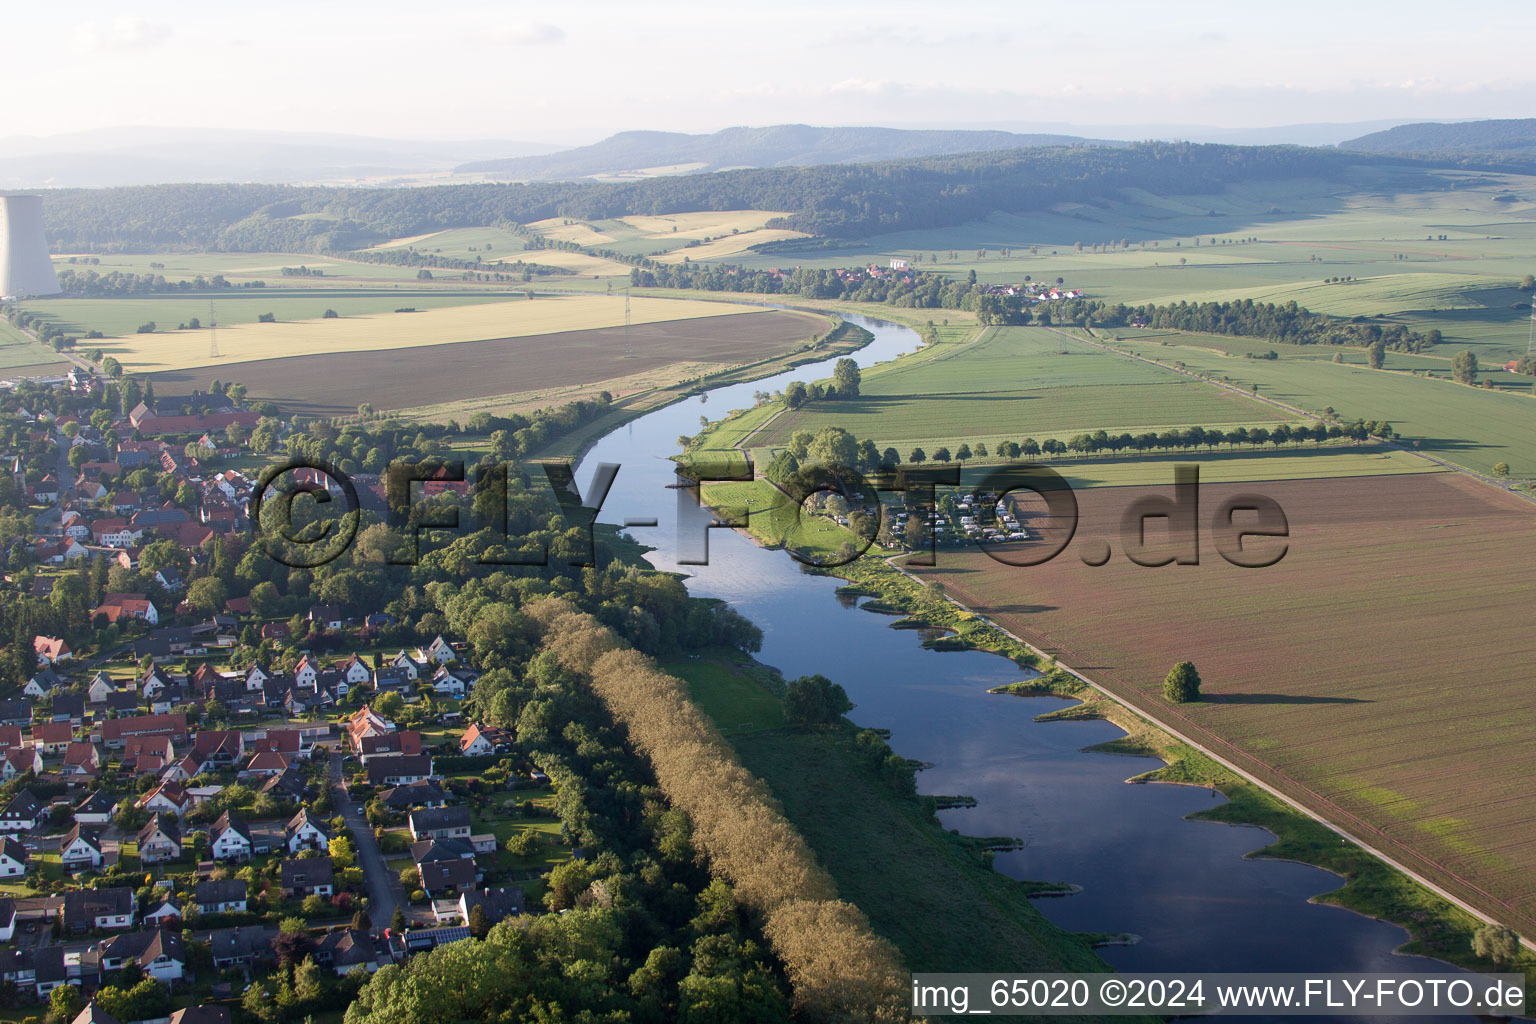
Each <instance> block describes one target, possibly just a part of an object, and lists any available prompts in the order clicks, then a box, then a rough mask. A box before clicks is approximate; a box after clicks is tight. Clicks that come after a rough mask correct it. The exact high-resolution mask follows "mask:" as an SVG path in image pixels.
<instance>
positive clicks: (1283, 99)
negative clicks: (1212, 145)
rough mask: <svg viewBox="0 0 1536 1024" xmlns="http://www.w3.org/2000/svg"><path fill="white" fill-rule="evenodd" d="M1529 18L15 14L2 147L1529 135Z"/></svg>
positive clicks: (398, 8)
mask: <svg viewBox="0 0 1536 1024" xmlns="http://www.w3.org/2000/svg"><path fill="white" fill-rule="evenodd" d="M1528 11H1529V7H1528V5H1517V4H1516V3H1513V2H1504V0H1494V2H1487V0H1484V2H1481V3H1478V4H1476V5H1475V6H1474V7H1471V8H1455V7H1449V8H1448V7H1446V6H1445V5H1444V4H1430V3H1421V2H1417V0H1397V2H1394V3H1380V2H1376V0H1368V2H1355V3H1339V2H1337V0H1331V2H1314V0H1289V2H1287V3H1284V4H1263V3H1254V2H1251V0H1224V2H1221V3H1210V2H1204V0H1164V2H1162V3H1155V4H1154V3H1145V2H1136V3H1122V2H1107V0H1077V2H1074V3H1071V4H1059V5H1036V4H1027V5H1026V4H1022V3H1017V2H1015V3H990V2H979V3H977V2H973V3H968V4H957V5H942V4H934V3H931V2H925V3H912V2H907V0H878V2H868V0H851V2H836V0H833V2H826V0H822V2H807V0H778V2H775V3H770V4H750V3H721V2H707V3H705V2H695V0H672V2H663V3H661V4H640V3H634V2H631V0H626V2H623V3H619V2H611V0H585V2H578V3H567V4H552V3H546V4H531V3H524V2H520V0H498V2H494V3H492V2H482V0H458V2H454V3H423V2H421V0H412V2H408V3H407V2H399V0H368V2H366V3H359V2H354V0H306V2H295V0H265V2H262V3H258V4H212V3H207V2H206V0H198V2H196V3H183V2H179V0H172V2H165V0H162V2H153V0H152V2H149V3H141V4H134V5H125V4H121V3H104V2H98V0H76V2H73V3H70V4H40V3H35V4H31V5H27V6H26V7H21V6H19V5H12V6H11V7H10V8H9V9H8V11H7V34H8V36H9V37H10V39H11V42H12V44H13V45H11V46H9V47H7V58H6V61H5V62H4V63H3V64H0V83H3V84H4V85H5V86H6V87H7V93H8V95H10V96H11V97H12V100H11V102H9V103H7V104H6V110H5V113H4V115H3V116H0V137H5V136H11V135H43V136H47V135H56V134H62V133H68V132H75V131H84V130H90V129H96V128H103V127H116V126H129V125H162V126H197V127H223V128H246V129H279V130H290V131H320V132H340V133H346V134H358V135H374V136H385V137H393V138H433V139H445V138H505V139H519V140H526V141H537V142H547V143H557V144H568V145H569V144H581V143H585V142H591V141H595V140H596V139H599V138H602V137H604V136H606V135H608V134H611V133H613V132H615V131H622V130H626V129H642V128H643V129H658V130H671V131H690V132H703V131H713V130H717V129H719V128H723V127H727V126H731V125H765V124H779V123H786V122H804V123H810V124H827V125H847V124H883V125H893V126H903V125H914V124H922V125H924V126H936V125H944V124H953V125H955V126H965V127H975V126H986V125H1011V124H1017V123H1021V122H1032V123H1050V122H1061V123H1071V124H1075V125H1094V124H1113V125H1126V124H1159V125H1167V124H1189V125H1211V126H1219V127H1231V128H1250V127H1259V126H1266V125H1285V124H1297V123H1308V122H1319V121H1322V122H1352V121H1364V120H1372V119H1378V118H1424V119H1435V118H1471V117H1522V116H1528V115H1531V114H1533V113H1536V61H1532V60H1531V59H1530V58H1529V55H1528V51H1529V50H1530V45H1531V44H1530V38H1531V32H1530V31H1529V29H1530V28H1531V27H1532V24H1533V21H1536V19H1533V18H1532V17H1531V16H1530V14H1529V13H1528ZM29 41H30V42H29ZM18 42H20V43H22V44H23V45H16V43H18ZM18 98H24V99H21V100H18Z"/></svg>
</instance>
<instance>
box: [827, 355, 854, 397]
mask: <svg viewBox="0 0 1536 1024" xmlns="http://www.w3.org/2000/svg"><path fill="white" fill-rule="evenodd" d="M832 380H833V381H834V382H835V383H836V385H837V396H838V397H839V398H858V397H859V384H860V383H861V379H860V374H859V364H858V363H856V362H854V361H853V360H852V359H839V360H838V361H837V366H836V367H834V368H833V370H832Z"/></svg>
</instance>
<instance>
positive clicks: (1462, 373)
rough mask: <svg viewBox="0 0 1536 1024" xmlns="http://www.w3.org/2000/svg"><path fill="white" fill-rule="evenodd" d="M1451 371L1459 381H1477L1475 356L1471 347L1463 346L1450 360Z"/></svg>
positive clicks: (1468, 382)
mask: <svg viewBox="0 0 1536 1024" xmlns="http://www.w3.org/2000/svg"><path fill="white" fill-rule="evenodd" d="M1451 373H1452V374H1454V375H1455V377H1456V380H1457V381H1458V382H1459V383H1462V384H1476V383H1477V356H1476V355H1475V354H1473V352H1472V350H1471V349H1466V348H1464V349H1462V350H1461V351H1460V352H1457V353H1456V358H1454V359H1452V360H1451Z"/></svg>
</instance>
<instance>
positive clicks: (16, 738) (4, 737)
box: [0, 725, 22, 754]
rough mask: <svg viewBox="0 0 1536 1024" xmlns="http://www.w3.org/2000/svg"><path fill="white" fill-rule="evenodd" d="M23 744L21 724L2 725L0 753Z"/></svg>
mask: <svg viewBox="0 0 1536 1024" xmlns="http://www.w3.org/2000/svg"><path fill="white" fill-rule="evenodd" d="M21 745H22V744H21V726H19V725H0V754H5V753H8V752H10V751H12V750H17V749H20V747H21Z"/></svg>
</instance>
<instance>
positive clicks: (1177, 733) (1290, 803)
mask: <svg viewBox="0 0 1536 1024" xmlns="http://www.w3.org/2000/svg"><path fill="white" fill-rule="evenodd" d="M901 557H902V556H901V555H892V556H890V557H889V558H886V559H885V563H886V564H887V565H889V566H890V567H891V568H893V569H895V570H896V571H897V572H899V573H901V574H902V575H903V576H906V577H907V578H908V579H910V580H912V581H913V582H914V583H916V584H918V585H919V586H922V585H923V582H924V581H923V579H922V577H920V576H918V575H916V574H914V573H912V572H910V571H908V570H907V569H906V568H905V567H904V566H901V565H897V564H896V559H898V558H901ZM943 597H944V600H945V601H948V602H949V603H950V604H952V605H954V606H955V607H956V608H959V609H961V610H962V611H966V612H969V613H971V614H972V615H975V616H976V617H977V618H978V619H980V620H981V621H982V622H985V623H986V624H987V625H989V626H991V627H992V628H993V629H996V630H997V631H998V632H1000V633H1002V634H1003V635H1004V636H1006V637H1008V638H1009V639H1011V640H1013V641H1015V642H1017V643H1019V644H1021V645H1023V646H1024V647H1025V648H1026V649H1028V650H1030V651H1033V652H1034V653H1035V654H1036V655H1037V656H1039V657H1040V658H1042V659H1047V660H1049V659H1051V658H1052V657H1053V656H1052V655H1050V654H1048V653H1047V652H1046V651H1043V650H1041V649H1040V648H1039V647H1037V646H1035V645H1034V644H1032V643H1030V642H1029V641H1028V640H1026V639H1024V638H1023V637H1021V636H1019V635H1018V634H1017V633H1015V632H1013V631H1012V630H1010V629H1008V628H1007V627H1006V626H1004V625H1002V624H1001V623H999V622H998V621H997V620H995V619H993V618H992V617H991V616H990V615H987V614H986V613H984V612H980V611H977V610H976V609H974V608H969V607H967V606H966V605H965V604H964V603H962V602H960V601H958V600H956V599H955V598H953V597H951V596H950V595H949V594H947V593H946V594H944V595H943ZM1055 664H1056V667H1057V668H1060V669H1061V670H1062V671H1064V672H1066V673H1068V674H1069V675H1071V676H1072V677H1073V678H1075V679H1077V680H1079V681H1080V682H1082V683H1083V684H1084V685H1085V686H1087V687H1089V688H1090V689H1092V690H1093V691H1094V692H1096V693H1099V694H1101V695H1103V696H1104V697H1106V698H1107V699H1109V700H1110V701H1112V702H1113V703H1115V704H1117V705H1119V706H1120V707H1122V708H1124V709H1125V710H1127V711H1129V712H1130V713H1131V714H1133V715H1136V716H1137V717H1138V718H1141V719H1144V720H1145V721H1147V722H1149V723H1151V724H1152V725H1153V726H1154V727H1156V728H1158V729H1161V730H1162V731H1163V732H1165V733H1167V734H1168V735H1170V736H1172V737H1173V738H1175V739H1177V740H1178V741H1179V742H1181V743H1184V744H1186V745H1187V746H1189V747H1192V748H1193V749H1195V750H1197V751H1199V752H1200V753H1202V754H1204V755H1205V756H1206V757H1209V758H1210V759H1211V760H1213V761H1215V762H1216V763H1217V764H1219V765H1221V766H1222V767H1224V768H1226V769H1227V770H1228V771H1231V772H1232V773H1233V774H1235V775H1237V776H1238V777H1239V778H1241V779H1243V780H1244V781H1246V782H1248V783H1250V784H1251V785H1254V786H1257V787H1258V788H1259V789H1261V790H1263V791H1264V792H1266V793H1268V794H1269V795H1270V796H1272V797H1274V798H1275V799H1277V800H1279V801H1281V802H1282V803H1284V804H1285V805H1286V806H1287V807H1290V808H1291V809H1293V810H1296V811H1299V812H1301V813H1302V814H1304V815H1305V816H1306V817H1308V818H1311V819H1312V820H1313V821H1315V822H1317V823H1318V824H1320V825H1322V826H1323V827H1324V828H1326V829H1328V830H1329V831H1331V832H1333V833H1334V834H1335V835H1337V836H1339V837H1340V838H1342V839H1345V840H1347V841H1349V842H1351V843H1354V844H1355V845H1356V846H1358V847H1359V848H1360V849H1362V850H1364V851H1365V852H1366V853H1368V854H1370V855H1371V856H1373V857H1375V858H1376V859H1377V860H1380V861H1381V862H1382V863H1384V864H1387V865H1388V866H1390V867H1391V868H1393V869H1394V870H1396V871H1398V872H1399V873H1401V874H1402V875H1404V876H1405V877H1407V878H1409V879H1411V880H1413V881H1414V882H1416V883H1418V884H1419V885H1422V886H1423V887H1424V888H1426V889H1428V890H1429V891H1430V892H1432V893H1434V894H1435V895H1437V896H1439V897H1440V898H1441V899H1444V900H1446V901H1447V902H1449V903H1450V904H1452V905H1453V906H1455V907H1457V908H1459V909H1461V910H1464V911H1466V912H1467V913H1468V914H1471V915H1472V916H1473V917H1474V918H1476V919H1477V920H1479V921H1482V922H1484V923H1485V924H1494V925H1499V924H1503V922H1501V921H1498V920H1495V919H1494V918H1493V917H1490V916H1489V915H1488V914H1487V913H1485V912H1484V911H1482V910H1480V909H1479V908H1477V907H1475V906H1473V905H1472V904H1471V903H1468V902H1467V901H1466V900H1465V899H1462V898H1461V897H1459V896H1457V895H1455V894H1454V893H1451V892H1448V891H1447V890H1446V889H1445V888H1444V887H1442V886H1441V885H1439V884H1437V883H1435V882H1432V881H1430V880H1429V879H1428V878H1426V877H1424V876H1423V875H1422V874H1420V873H1418V872H1417V871H1414V870H1413V869H1411V868H1409V867H1407V866H1405V865H1404V864H1403V863H1402V862H1401V861H1400V860H1398V859H1397V858H1395V857H1392V856H1389V855H1388V854H1386V853H1383V852H1382V851H1381V850H1380V849H1379V848H1377V847H1376V846H1374V845H1372V844H1371V843H1368V842H1365V841H1364V840H1362V839H1360V838H1359V837H1358V836H1356V835H1355V834H1353V833H1352V832H1350V831H1349V830H1347V829H1346V828H1344V827H1343V826H1342V825H1337V824H1335V823H1334V822H1332V821H1329V820H1328V819H1327V818H1325V817H1323V815H1322V814H1320V813H1319V812H1317V811H1314V810H1313V809H1311V808H1310V807H1308V806H1307V805H1305V804H1304V803H1302V802H1301V801H1299V800H1297V799H1295V798H1294V797H1291V796H1289V795H1287V794H1286V793H1284V792H1282V791H1281V790H1279V789H1277V788H1276V787H1275V786H1274V785H1272V784H1270V783H1268V782H1265V781H1264V780H1262V779H1260V778H1258V777H1257V776H1255V775H1254V774H1253V773H1251V772H1249V771H1246V770H1244V769H1243V768H1240V767H1239V766H1237V765H1236V764H1234V763H1233V762H1231V761H1229V760H1228V759H1227V758H1225V757H1222V756H1221V755H1220V754H1218V753H1216V752H1215V751H1213V750H1211V749H1210V748H1209V747H1208V746H1206V745H1205V744H1203V743H1200V742H1198V741H1196V740H1194V739H1192V738H1190V737H1189V736H1188V735H1187V734H1186V733H1184V732H1183V731H1181V730H1179V729H1176V728H1174V727H1173V726H1170V725H1169V724H1168V723H1167V722H1166V721H1165V720H1163V719H1162V718H1161V717H1159V716H1158V715H1156V714H1153V713H1152V712H1149V711H1147V710H1145V709H1143V708H1141V707H1138V706H1137V705H1135V704H1132V703H1131V702H1130V701H1129V700H1127V699H1125V698H1123V697H1121V696H1119V695H1118V694H1116V693H1114V692H1112V691H1111V690H1109V689H1107V688H1106V687H1105V686H1104V685H1102V684H1100V683H1098V682H1096V681H1095V680H1093V679H1091V678H1089V677H1088V676H1087V675H1085V674H1083V673H1082V672H1080V671H1078V670H1077V669H1075V668H1072V667H1071V666H1069V665H1065V664H1062V662H1061V661H1060V660H1059V659H1058V660H1056V662H1055ZM1266 831H1267V830H1266ZM1314 866H1315V865H1314ZM1323 870H1327V869H1326V868H1324V869H1323ZM1465 884H1468V885H1470V884H1471V883H1465ZM1473 888H1476V887H1475V886H1473ZM1485 895H1488V898H1489V899H1491V900H1494V902H1496V903H1497V902H1502V901H1500V900H1497V899H1495V898H1494V897H1493V896H1492V895H1490V894H1485ZM1520 944H1521V945H1522V946H1524V947H1526V948H1527V949H1530V950H1532V951H1536V940H1532V939H1528V938H1526V937H1525V936H1523V935H1522V936H1520Z"/></svg>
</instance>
